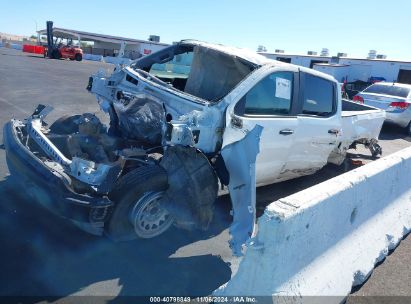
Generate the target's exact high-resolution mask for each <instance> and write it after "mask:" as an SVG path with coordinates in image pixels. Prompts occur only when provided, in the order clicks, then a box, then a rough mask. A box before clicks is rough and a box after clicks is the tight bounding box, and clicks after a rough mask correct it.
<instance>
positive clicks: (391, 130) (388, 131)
mask: <svg viewBox="0 0 411 304" xmlns="http://www.w3.org/2000/svg"><path fill="white" fill-rule="evenodd" d="M379 139H380V140H394V139H403V140H406V141H408V142H411V137H410V136H409V135H407V133H406V131H405V130H404V128H401V127H399V126H396V125H393V124H388V123H385V124H384V125H383V126H382V130H381V133H380V137H379Z"/></svg>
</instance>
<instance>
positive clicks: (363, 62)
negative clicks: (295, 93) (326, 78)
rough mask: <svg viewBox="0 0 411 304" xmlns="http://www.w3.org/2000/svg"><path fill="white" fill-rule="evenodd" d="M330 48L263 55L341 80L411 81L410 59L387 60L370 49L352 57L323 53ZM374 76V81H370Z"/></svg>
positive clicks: (410, 82)
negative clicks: (366, 52)
mask: <svg viewBox="0 0 411 304" xmlns="http://www.w3.org/2000/svg"><path fill="white" fill-rule="evenodd" d="M327 52H328V49H323V50H322V51H321V56H317V55H316V54H314V53H315V52H312V51H310V52H309V54H308V55H295V54H285V53H279V52H276V53H267V52H260V54H261V55H263V56H265V57H267V58H270V59H275V60H279V61H283V62H288V63H292V64H295V65H300V66H304V67H308V68H312V69H314V70H317V71H320V72H324V73H327V74H330V75H332V76H334V77H335V78H336V79H337V80H338V81H340V82H343V81H344V80H347V81H348V82H354V81H364V82H371V81H372V80H373V79H385V80H386V81H390V82H391V81H393V82H401V83H409V84H411V62H410V61H400V60H388V59H387V56H386V55H378V54H377V52H376V51H375V50H371V51H370V53H369V54H368V57H372V59H371V58H352V57H347V54H346V53H338V56H329V55H327V56H323V55H324V54H326V53H327ZM370 80H371V81H370Z"/></svg>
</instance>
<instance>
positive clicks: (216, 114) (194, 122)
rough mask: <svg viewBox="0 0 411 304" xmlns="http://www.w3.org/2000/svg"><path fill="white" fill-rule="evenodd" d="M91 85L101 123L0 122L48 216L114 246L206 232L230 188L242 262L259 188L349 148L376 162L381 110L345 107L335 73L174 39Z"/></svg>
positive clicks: (340, 157)
mask: <svg viewBox="0 0 411 304" xmlns="http://www.w3.org/2000/svg"><path fill="white" fill-rule="evenodd" d="M87 89H88V90H89V91H90V92H91V93H93V94H95V95H96V96H97V100H98V103H99V104H100V106H101V108H102V109H103V110H104V111H105V112H107V113H108V114H109V116H110V125H109V126H105V125H103V124H102V123H101V122H100V120H99V119H98V118H97V117H96V116H94V115H92V114H83V115H75V116H68V117H63V118H61V119H59V120H57V121H56V122H55V123H53V124H52V125H50V126H48V125H47V124H46V123H45V121H44V117H45V116H46V115H47V113H48V112H49V110H50V109H49V108H48V107H45V106H40V107H39V108H37V109H36V111H35V113H34V114H33V115H32V116H31V117H29V118H27V119H26V120H24V121H20V120H11V121H10V122H9V123H7V124H6V125H5V127H4V144H5V147H6V151H7V163H8V166H9V170H10V172H11V175H12V176H16V177H18V178H17V179H18V180H19V181H22V182H25V183H26V185H33V186H34V187H35V188H34V190H33V191H31V192H32V193H33V194H34V195H35V196H36V198H37V199H38V200H39V201H40V202H41V203H42V204H43V205H45V206H46V207H47V208H49V209H51V210H53V211H55V212H56V213H58V214H60V215H62V216H64V217H66V218H69V219H71V220H72V221H73V222H74V223H76V224H77V225H79V226H81V227H82V228H83V229H86V230H88V231H90V232H93V233H97V234H101V233H103V232H105V233H106V234H107V235H109V236H110V237H111V238H113V239H116V240H129V239H133V238H136V237H140V238H151V237H155V236H158V235H159V234H161V233H163V232H164V231H166V230H167V229H168V228H169V227H170V226H171V225H173V224H174V225H176V226H177V227H182V228H185V229H193V228H201V229H207V227H208V226H209V224H210V222H211V220H212V217H213V206H214V203H215V201H216V197H217V195H218V193H219V191H220V193H222V192H224V191H227V188H226V187H225V186H228V190H229V193H230V196H231V201H232V204H233V216H234V220H233V224H232V226H231V228H230V233H231V234H232V240H231V247H232V248H233V250H234V252H235V253H236V254H240V253H241V246H242V244H244V243H245V242H246V241H247V239H248V238H249V237H250V236H251V235H252V233H253V229H254V222H255V188H256V186H257V187H258V186H262V185H267V184H272V183H276V182H280V181H284V180H288V179H292V178H296V177H300V176H303V175H307V174H312V173H314V172H316V171H318V170H319V169H321V168H322V167H323V166H324V165H326V164H327V162H330V163H334V164H342V162H343V161H344V159H345V156H346V151H347V149H348V148H349V147H352V146H353V145H356V144H358V143H361V144H364V145H366V146H367V147H369V148H370V151H371V154H372V155H373V156H376V155H378V154H381V149H380V148H379V146H378V144H377V138H378V135H379V132H380V129H381V126H382V123H383V121H384V116H385V113H384V111H381V110H379V109H376V108H373V107H369V106H365V105H361V104H356V103H352V102H349V101H343V100H342V99H341V96H340V86H339V84H338V83H337V81H336V80H335V79H334V78H333V77H331V76H328V75H326V74H323V73H319V72H317V71H314V70H311V69H306V68H302V67H298V66H295V65H290V64H285V63H281V62H278V61H273V60H269V59H267V58H265V57H263V56H260V55H257V54H255V53H253V52H248V51H245V50H241V49H235V48H230V47H224V46H221V45H212V44H207V43H203V42H198V41H192V40H184V41H181V42H180V43H178V44H175V45H172V46H170V47H167V48H165V49H163V50H161V51H159V52H156V53H153V54H151V55H148V56H146V57H143V58H141V59H139V60H137V61H134V62H132V63H131V64H130V65H128V66H125V67H116V69H115V70H114V72H113V74H112V75H104V73H100V72H99V73H97V74H96V75H93V76H92V77H90V80H89V84H88V87H87ZM29 188H30V187H28V186H26V189H27V191H30V189H29Z"/></svg>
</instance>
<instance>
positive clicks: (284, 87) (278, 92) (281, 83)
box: [275, 77, 291, 100]
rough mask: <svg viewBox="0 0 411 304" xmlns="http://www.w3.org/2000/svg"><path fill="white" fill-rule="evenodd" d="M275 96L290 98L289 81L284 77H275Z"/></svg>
mask: <svg viewBox="0 0 411 304" xmlns="http://www.w3.org/2000/svg"><path fill="white" fill-rule="evenodd" d="M275 85H276V86H275V97H278V98H284V99H288V100H290V99H291V81H290V80H288V79H285V78H280V77H276V78H275Z"/></svg>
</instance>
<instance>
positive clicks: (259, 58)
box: [180, 39, 337, 82]
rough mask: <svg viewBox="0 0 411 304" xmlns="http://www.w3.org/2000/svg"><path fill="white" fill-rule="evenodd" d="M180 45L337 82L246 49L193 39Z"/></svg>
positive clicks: (183, 41) (330, 77)
mask: <svg viewBox="0 0 411 304" xmlns="http://www.w3.org/2000/svg"><path fill="white" fill-rule="evenodd" d="M180 43H181V44H190V45H200V46H203V47H206V48H210V49H214V50H217V51H219V52H222V53H226V54H228V55H232V56H237V57H239V58H242V59H244V60H246V61H248V62H251V63H253V64H256V65H258V66H263V65H270V66H275V67H289V66H294V67H297V68H298V69H299V70H300V71H302V72H306V73H310V74H313V75H316V76H319V77H322V78H325V79H328V80H330V81H334V82H337V81H336V80H335V78H334V77H333V76H331V75H329V74H326V73H323V72H320V71H316V70H313V69H309V68H305V67H302V66H297V65H295V64H291V63H286V62H281V61H278V60H274V59H270V58H267V57H265V56H263V55H260V54H258V53H256V52H253V51H251V50H248V49H242V48H237V47H232V46H226V45H222V44H215V43H208V42H204V41H199V40H194V39H186V40H181V41H180Z"/></svg>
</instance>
